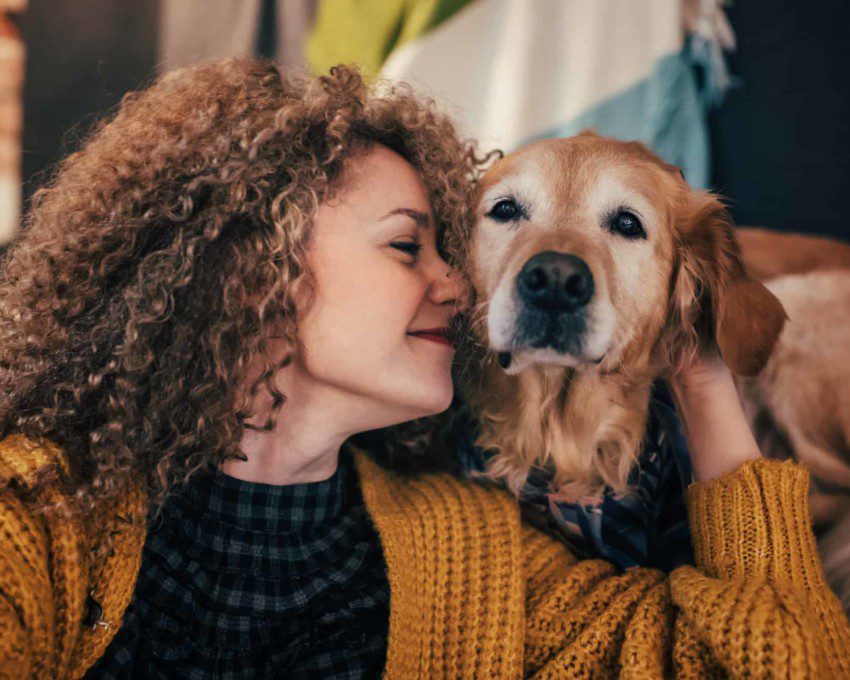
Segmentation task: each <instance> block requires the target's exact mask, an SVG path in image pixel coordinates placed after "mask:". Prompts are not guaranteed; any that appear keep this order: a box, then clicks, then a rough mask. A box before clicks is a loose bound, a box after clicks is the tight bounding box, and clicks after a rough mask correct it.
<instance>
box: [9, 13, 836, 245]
mask: <svg viewBox="0 0 850 680" xmlns="http://www.w3.org/2000/svg"><path fill="white" fill-rule="evenodd" d="M847 25H850V3H847V2H846V1H845V0H821V2H819V3H802V2H800V1H799V0H771V1H770V2H767V1H766V0H737V1H736V2H734V3H728V2H722V0H640V1H636V0H160V2H154V1H152V0H150V1H146V0H134V1H133V2H126V1H122V0H0V62H2V63H0V242H2V241H5V240H8V239H9V238H10V237H11V236H12V235H13V233H14V231H15V229H16V228H17V225H18V222H19V216H20V213H21V210H22V209H25V208H26V203H27V200H28V198H29V197H30V196H31V194H32V192H33V191H34V190H35V189H36V188H37V187H38V185H39V183H40V182H41V181H43V180H44V178H45V173H46V171H47V170H48V169H49V168H50V166H51V165H52V164H53V163H55V161H56V160H57V159H58V158H60V157H61V156H63V155H65V154H67V153H69V152H71V151H73V150H74V149H75V148H76V147H77V145H78V144H79V141H80V139H81V138H82V137H83V136H84V135H85V133H86V131H87V130H88V129H89V128H90V127H91V125H92V123H93V122H94V121H95V120H97V118H98V117H100V116H102V115H103V114H104V113H106V112H108V111H109V110H110V109H112V108H113V107H114V106H115V105H116V104H117V103H118V102H119V101H120V99H121V97H122V96H123V94H124V93H126V92H127V91H129V90H133V89H136V88H138V87H140V86H143V85H144V84H145V82H147V81H148V80H149V79H150V78H152V77H154V76H155V75H156V74H157V73H160V72H162V71H163V70H167V69H170V68H173V67H177V66H181V65H184V64H188V63H192V62H193V61H196V60H200V59H207V58H216V57H224V56H229V55H234V54H258V55H263V56H266V57H269V58H273V59H275V60H277V61H278V62H279V63H280V64H281V65H282V66H283V67H284V68H308V69H313V70H317V71H322V70H325V69H327V68H328V66H330V65H332V64H334V63H339V62H349V63H351V62H353V63H357V64H359V65H361V67H362V68H363V69H364V70H365V71H366V72H368V73H370V74H372V75H377V74H382V75H385V76H388V77H392V78H401V79H404V80H408V81H410V82H411V83H413V84H414V86H415V87H416V88H417V89H419V90H421V91H423V92H425V93H426V94H429V95H430V96H433V97H434V98H435V99H436V100H437V101H438V103H439V104H440V106H441V107H443V108H444V109H445V110H446V111H447V112H449V113H450V114H452V115H453V116H454V117H455V118H456V120H458V122H459V124H460V125H461V127H462V129H463V131H464V132H465V133H466V134H467V135H469V136H472V137H475V138H477V139H479V140H481V143H482V145H483V146H484V147H485V148H489V147H492V146H498V147H500V148H502V149H504V150H506V151H510V150H511V149H513V148H515V147H516V146H518V145H520V144H522V143H524V142H527V141H530V140H533V139H537V138H541V137H547V136H563V135H568V134H573V133H575V132H578V131H580V130H581V129H582V128H584V127H595V128H596V129H597V130H599V131H600V132H602V133H606V134H612V135H616V136H619V137H622V138H627V139H640V140H642V141H644V142H646V143H648V144H650V145H651V146H652V147H653V148H654V149H655V150H656V151H657V152H658V153H659V154H661V155H662V156H664V157H665V158H666V159H667V160H668V161H670V162H672V163H675V164H677V165H679V166H680V167H682V168H683V170H684V172H685V174H686V176H687V177H688V179H689V181H691V183H692V184H694V185H697V186H702V187H706V188H711V189H714V190H716V191H718V192H720V193H722V194H723V195H724V196H725V197H726V198H727V199H728V201H729V203H730V206H731V210H732V213H733V216H734V218H735V220H736V222H737V223H738V224H746V225H762V226H768V227H771V228H774V229H779V230H785V231H798V232H805V233H816V234H823V235H831V236H835V237H839V238H844V239H846V240H850V219H848V217H847V214H846V213H847V210H846V209H845V206H846V203H847V198H848V197H850V86H848V84H847V83H848V82H850V79H849V78H848V77H847V72H848V66H850V40H848V39H847V37H846V26H847Z"/></svg>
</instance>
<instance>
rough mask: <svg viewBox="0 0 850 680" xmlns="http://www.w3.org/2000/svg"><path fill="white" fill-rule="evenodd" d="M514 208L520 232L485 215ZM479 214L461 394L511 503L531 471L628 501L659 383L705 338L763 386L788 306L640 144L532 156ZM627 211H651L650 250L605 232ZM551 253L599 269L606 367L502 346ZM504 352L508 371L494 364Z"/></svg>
mask: <svg viewBox="0 0 850 680" xmlns="http://www.w3.org/2000/svg"><path fill="white" fill-rule="evenodd" d="M505 196H511V197H518V198H517V200H520V199H521V201H523V202H525V204H527V205H528V206H529V211H528V213H529V214H528V217H527V219H524V220H522V223H517V224H515V225H505V224H501V223H496V222H494V221H493V220H492V219H490V218H488V215H487V213H488V210H489V209H490V207H491V206H492V205H493V204H494V201H498V200H500V197H505ZM475 205H476V215H475V217H476V222H475V225H474V226H473V228H472V233H471V234H470V235H469V238H468V243H469V245H468V253H467V258H466V261H467V263H468V274H469V277H470V279H471V281H472V283H473V286H474V288H475V292H476V295H477V300H476V305H475V307H474V309H473V312H472V318H471V323H472V328H471V330H472V333H471V335H472V338H473V342H472V343H471V346H470V347H467V348H465V350H466V351H467V352H468V353H469V356H468V357H467V361H468V362H469V363H468V364H467V365H468V366H470V368H468V369H467V370H466V371H465V373H464V375H463V376H462V379H461V381H460V389H461V390H462V392H463V395H464V397H465V399H466V400H467V401H468V403H469V404H470V407H471V409H472V411H473V413H474V415H475V416H476V417H477V419H478V421H479V423H480V425H481V435H480V437H479V439H478V440H477V444H478V445H479V446H481V447H483V448H485V449H491V450H493V452H494V456H493V457H492V459H491V460H492V462H491V466H490V468H489V474H490V475H491V476H493V477H497V478H500V479H502V480H504V481H505V482H506V483H507V484H508V486H509V487H510V488H511V489H512V490H514V492H518V491H519V489H520V488H521V487H522V485H523V483H524V481H525V479H526V477H527V475H528V473H529V470H530V469H531V468H532V467H533V466H543V467H548V468H550V469H552V471H553V472H554V475H555V482H556V484H557V486H558V487H559V488H560V490H561V491H562V492H563V493H567V494H570V495H573V496H578V495H583V494H588V493H594V492H597V491H598V490H599V489H600V487H601V486H602V485H608V486H611V487H613V488H614V489H617V490H622V489H625V488H626V487H627V478H628V475H629V472H630V470H631V468H632V465H633V463H634V461H635V459H636V458H637V456H638V454H639V451H640V444H641V441H642V437H643V433H644V428H645V423H646V417H647V407H648V400H649V391H650V385H651V383H652V381H653V380H654V379H655V378H657V377H658V376H661V375H664V374H665V373H667V372H669V371H671V370H676V369H677V368H679V367H681V365H682V364H684V363H686V362H688V361H689V360H690V358H691V357H693V356H694V354H695V353H696V352H697V351H698V350H699V348H700V347H701V346H703V345H704V344H705V343H706V342H709V341H716V343H717V346H718V347H719V349H720V351H721V353H722V355H723V357H724V359H725V360H726V362H727V363H728V364H729V365H730V367H731V368H732V369H733V370H734V371H735V372H737V373H739V374H744V375H752V374H755V373H757V372H758V371H759V370H760V369H761V367H762V366H763V364H764V363H765V361H766V360H767V358H768V356H769V354H770V350H771V348H772V347H773V344H774V342H775V341H776V338H777V336H778V335H779V333H780V331H781V329H782V324H783V322H784V319H785V315H784V312H783V310H782V307H781V305H780V304H779V302H778V301H777V300H776V298H775V297H774V296H773V295H772V294H771V293H770V292H769V291H768V290H767V289H766V288H765V287H764V286H763V285H762V284H760V283H758V282H756V281H754V280H752V279H750V278H749V277H748V276H747V274H746V272H745V270H744V267H743V265H742V263H741V259H740V254H739V251H738V247H737V245H736V243H735V239H734V237H733V227H732V224H731V222H730V220H729V217H728V214H727V212H726V211H725V209H724V207H723V205H722V204H721V203H720V201H719V200H718V199H717V198H716V197H715V196H714V195H712V194H709V193H705V192H699V191H694V190H692V189H690V188H689V187H688V185H687V184H686V183H685V181H684V180H683V179H682V178H681V176H680V173H679V171H678V169H676V168H674V167H672V166H669V165H667V164H665V163H664V162H663V161H661V160H660V159H659V158H657V157H656V156H654V155H653V154H652V153H651V152H649V151H648V150H647V149H646V148H645V147H644V146H642V145H640V144H638V143H624V142H619V141H616V140H612V139H607V138H603V137H600V136H598V135H596V134H593V133H583V134H582V135H579V136H577V137H574V138H570V139H559V140H546V141H542V142H538V143H535V144H532V145H530V146H528V147H525V148H523V149H521V150H519V151H518V152H516V153H514V154H511V155H509V156H507V157H505V158H504V159H502V160H500V161H498V162H497V163H495V164H494V166H493V167H492V168H491V169H490V170H489V171H488V172H487V173H486V174H485V176H484V177H483V178H482V180H481V181H480V183H479V186H478V188H477V194H476V200H475ZM620 205H629V206H631V207H632V208H634V209H635V210H637V211H640V212H641V214H642V216H643V220H644V222H645V224H646V228H647V232H648V235H649V236H648V238H647V239H646V240H645V241H642V242H641V243H635V242H629V241H628V240H627V239H625V238H623V237H621V236H619V235H617V234H614V233H612V232H610V231H608V230H606V229H605V228H604V227H603V226H602V220H603V214H604V213H605V212H606V211H610V210H611V209H612V208H613V209H617V206H620ZM546 250H554V251H557V252H559V253H571V254H574V255H577V256H579V257H581V258H582V259H583V260H584V261H585V262H586V263H587V265H588V266H589V268H590V270H591V272H592V275H593V279H594V282H595V286H596V287H595V292H594V297H593V299H592V301H591V302H590V303H589V304H588V306H587V311H586V315H587V319H588V320H587V328H588V329H589V330H588V331H586V333H585V335H586V343H585V344H586V345H587V346H588V347H592V348H593V349H594V351H601V350H604V354H603V356H602V358H601V361H599V363H595V362H596V357H595V356H590V355H588V356H579V355H572V356H567V355H563V354H561V355H558V354H557V353H553V352H552V350H540V349H537V350H534V349H531V348H530V347H516V346H508V345H505V343H504V342H503V340H502V339H499V338H496V337H495V335H496V331H497V330H499V329H504V328H505V327H508V326H510V323H512V322H513V320H515V317H516V314H515V313H514V315H513V316H511V314H512V312H511V310H512V307H511V305H512V303H511V298H510V290H511V289H512V287H513V286H514V281H515V279H516V276H517V273H518V272H519V271H520V269H521V268H522V266H523V264H524V263H525V262H526V261H527V260H528V259H529V258H530V257H531V256H533V255H535V254H536V253H539V252H541V251H546ZM506 291H507V292H506ZM506 310H507V311H506ZM600 329H601V330H600ZM499 332H500V333H501V331H499ZM506 350H509V351H510V352H511V364H510V367H509V368H508V369H507V370H506V369H503V368H501V367H500V366H499V364H498V363H497V359H496V357H497V354H496V353H497V352H503V351H506ZM582 351H584V350H582ZM579 354H580V353H579Z"/></svg>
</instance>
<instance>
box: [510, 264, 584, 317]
mask: <svg viewBox="0 0 850 680" xmlns="http://www.w3.org/2000/svg"><path fill="white" fill-rule="evenodd" d="M593 290H594V285H593V274H591V273H590V268H589V267H588V266H587V264H586V263H585V261H584V260H582V259H581V258H580V257H576V256H575V255H569V254H567V253H558V252H555V251H554V250H546V251H543V252H542V253H537V255H535V256H534V257H532V258H529V260H528V262H526V263H525V264H524V265H523V266H522V269H521V270H520V272H519V274H517V292H518V293H519V296H520V298H521V299H522V300H523V301H524V302H527V303H528V304H530V305H534V306H535V307H539V308H541V309H545V310H548V311H554V312H566V311H573V310H576V309H579V308H580V307H584V306H585V305H586V304H587V303H588V302H589V301H590V298H591V297H593Z"/></svg>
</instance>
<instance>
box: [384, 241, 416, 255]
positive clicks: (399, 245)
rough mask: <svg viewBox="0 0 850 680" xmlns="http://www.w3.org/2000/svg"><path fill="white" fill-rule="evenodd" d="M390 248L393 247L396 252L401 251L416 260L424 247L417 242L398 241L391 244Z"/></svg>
mask: <svg viewBox="0 0 850 680" xmlns="http://www.w3.org/2000/svg"><path fill="white" fill-rule="evenodd" d="M390 246H392V247H393V248H395V249H396V250H401V251H402V252H405V253H408V254H410V255H412V256H413V257H414V259H415V258H416V257H417V256H418V255H419V251H420V250H422V245H421V244H419V243H416V242H415V241H408V242H401V241H396V242H395V243H390Z"/></svg>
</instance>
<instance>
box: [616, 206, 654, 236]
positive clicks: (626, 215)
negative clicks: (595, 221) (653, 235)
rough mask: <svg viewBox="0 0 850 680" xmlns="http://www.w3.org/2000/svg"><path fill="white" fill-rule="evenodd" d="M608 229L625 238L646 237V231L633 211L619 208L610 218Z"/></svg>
mask: <svg viewBox="0 0 850 680" xmlns="http://www.w3.org/2000/svg"><path fill="white" fill-rule="evenodd" d="M610 229H611V231H613V232H614V233H616V234H620V235H621V236H625V237H626V238H646V231H645V230H644V228H643V225H642V224H641V222H640V220H639V219H638V218H637V216H636V215H635V214H634V213H630V212H629V211H628V210H620V211H619V212H618V213H617V214H616V215H614V217H613V218H611V224H610Z"/></svg>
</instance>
